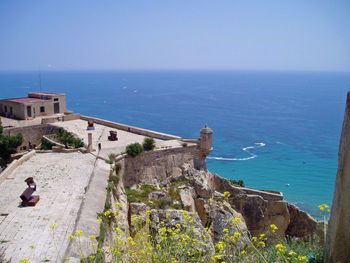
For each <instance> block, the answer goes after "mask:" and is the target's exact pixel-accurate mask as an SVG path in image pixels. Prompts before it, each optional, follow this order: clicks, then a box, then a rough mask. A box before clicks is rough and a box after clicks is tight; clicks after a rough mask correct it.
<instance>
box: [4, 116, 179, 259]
mask: <svg viewBox="0 0 350 263" xmlns="http://www.w3.org/2000/svg"><path fill="white" fill-rule="evenodd" d="M53 125H56V126H59V127H63V128H65V129H66V130H68V131H70V132H73V133H74V134H76V135H77V136H79V137H80V138H82V139H83V140H84V142H85V143H86V144H87V138H88V135H87V134H88V132H91V133H92V134H93V148H94V149H97V148H98V143H101V144H102V151H101V152H100V153H99V154H100V155H101V156H103V157H104V158H108V154H109V153H115V154H117V153H120V152H123V151H125V146H126V145H128V144H130V143H133V142H140V143H142V142H143V140H144V138H145V136H141V135H137V134H134V133H130V132H126V131H122V130H118V129H113V128H110V127H107V126H103V125H99V124H95V125H94V126H95V130H92V131H87V130H86V128H87V121H84V120H80V119H78V120H72V121H66V122H57V123H54V124H53ZM110 130H114V131H117V132H118V138H119V140H118V141H113V142H112V141H108V135H109V131H110ZM155 141H156V147H157V148H160V149H161V148H163V147H172V146H179V145H181V142H180V141H177V140H169V141H165V140H159V139H156V140H155ZM97 154H98V153H97V151H95V152H93V154H82V153H80V152H76V153H37V154H36V155H34V156H33V157H32V158H31V159H29V160H28V161H26V162H24V163H23V164H22V165H21V166H19V167H17V168H16V169H15V170H14V172H13V173H11V174H10V175H9V176H8V177H7V179H6V180H5V181H4V182H3V183H1V184H0V193H1V194H0V214H1V216H0V251H1V250H2V252H4V254H5V258H6V259H11V262H19V261H20V260H21V259H24V258H29V261H30V262H62V261H63V259H64V254H65V252H66V250H67V248H68V246H69V242H68V236H69V235H70V234H72V233H74V232H75V230H77V229H79V230H84V233H87V234H95V235H97V234H98V224H97V221H96V212H100V211H102V210H103V205H104V201H105V188H106V184H107V178H108V172H109V165H107V164H106V163H105V162H104V161H101V160H98V161H96V157H95V155H97ZM0 176H1V174H0ZM27 177H34V180H35V182H36V183H37V191H36V192H35V193H34V194H36V195H40V201H39V203H38V204H37V205H36V206H35V207H21V206H20V201H21V200H20V198H19V196H20V195H21V194H22V192H23V191H24V190H25V188H26V187H27V185H26V183H25V182H24V180H25V179H26V178H27ZM86 191H87V192H86ZM91 198H92V199H91ZM84 200H85V201H84ZM89 200H90V201H89ZM79 218H80V219H79ZM77 220H79V221H77ZM77 222H78V223H77ZM93 222H95V224H94V223H93ZM76 223H77V224H78V225H76ZM51 224H55V225H56V228H55V230H54V231H53V230H52V229H51V228H50V226H51ZM32 245H33V246H35V248H34V249H32V248H30V246H32Z"/></svg>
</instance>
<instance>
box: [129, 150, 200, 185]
mask: <svg viewBox="0 0 350 263" xmlns="http://www.w3.org/2000/svg"><path fill="white" fill-rule="evenodd" d="M186 164H189V165H190V166H191V167H197V168H198V169H200V168H204V167H203V165H205V160H204V162H203V160H202V159H201V157H200V152H199V148H198V146H197V145H194V146H187V147H176V148H170V149H163V150H155V151H150V152H144V153H142V154H139V155H137V156H135V157H131V156H126V157H125V160H124V169H125V170H124V173H123V174H124V175H123V182H124V185H125V186H132V185H134V184H140V183H142V184H155V185H158V184H162V183H166V181H167V179H168V178H169V177H177V176H180V175H181V174H182V170H181V167H182V166H183V165H186Z"/></svg>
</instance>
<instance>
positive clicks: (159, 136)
mask: <svg viewBox="0 0 350 263" xmlns="http://www.w3.org/2000/svg"><path fill="white" fill-rule="evenodd" d="M80 118H81V119H82V120H85V121H88V120H92V121H93V122H95V123H97V124H101V125H104V126H107V127H111V128H115V129H119V130H122V131H128V132H132V133H135V134H139V135H143V136H147V137H152V138H156V139H160V140H179V139H181V137H178V136H174V135H170V134H165V133H161V132H156V131H151V130H146V129H142V128H138V127H133V126H129V125H125V124H121V123H117V122H112V121H106V120H102V119H98V118H94V117H89V116H84V115H81V117H80Z"/></svg>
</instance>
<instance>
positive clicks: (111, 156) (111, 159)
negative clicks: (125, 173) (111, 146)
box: [106, 153, 115, 164]
mask: <svg viewBox="0 0 350 263" xmlns="http://www.w3.org/2000/svg"><path fill="white" fill-rule="evenodd" d="M114 159H115V154H114V153H110V154H109V155H108V160H106V163H108V164H113V163H114Z"/></svg>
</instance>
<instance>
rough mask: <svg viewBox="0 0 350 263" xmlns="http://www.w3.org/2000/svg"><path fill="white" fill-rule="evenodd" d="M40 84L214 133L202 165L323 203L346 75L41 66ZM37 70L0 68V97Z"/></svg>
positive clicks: (160, 126) (86, 107)
mask: <svg viewBox="0 0 350 263" xmlns="http://www.w3.org/2000/svg"><path fill="white" fill-rule="evenodd" d="M41 79H42V90H43V91H54V92H63V93H66V94H67V106H68V108H69V109H71V110H73V111H74V112H79V113H82V114H85V115H91V116H96V117H99V118H104V119H108V120H112V121H117V122H121V123H127V124H130V125H135V126H139V127H143V128H147V129H152V130H157V131H161V132H165V133H170V134H175V135H179V136H182V137H185V138H196V137H199V131H200V129H201V128H202V127H203V126H204V125H205V124H208V125H209V127H211V128H212V129H213V131H214V134H213V146H214V150H213V152H212V154H211V155H210V156H209V158H208V162H207V163H208V168H209V170H210V171H211V172H213V173H217V174H219V175H221V176H223V177H226V178H229V179H235V180H243V181H244V183H245V185H246V186H248V187H253V188H257V189H267V190H276V191H282V192H283V193H284V196H285V199H286V200H288V201H289V202H292V203H295V204H296V205H298V206H299V207H301V208H302V209H304V210H306V211H308V212H309V213H311V214H312V215H314V216H317V209H318V208H317V205H319V204H322V203H326V204H329V205H331V203H332V198H333V191H334V183H335V176H336V172H337V152H338V147H339V139H340V133H341V127H342V121H343V116H344V109H345V99H346V93H347V90H348V89H349V88H350V74H349V73H317V72H267V71H266V72H254V71H159V72H158V71H84V72H80V71H71V72H67V71H60V72H54V71H46V72H42V73H41ZM39 89H40V87H39V77H38V72H0V98H10V97H21V96H26V95H27V93H28V92H29V91H38V90H39Z"/></svg>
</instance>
